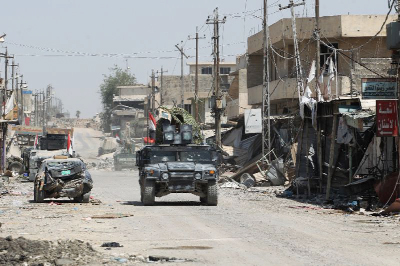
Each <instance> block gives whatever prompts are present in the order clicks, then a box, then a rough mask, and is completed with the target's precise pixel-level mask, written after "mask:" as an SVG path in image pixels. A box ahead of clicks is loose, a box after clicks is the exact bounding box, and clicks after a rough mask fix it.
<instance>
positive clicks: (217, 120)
mask: <svg viewBox="0 0 400 266" xmlns="http://www.w3.org/2000/svg"><path fill="white" fill-rule="evenodd" d="M225 22H226V17H224V18H223V19H222V20H220V19H219V16H218V8H216V9H215V10H214V17H213V18H208V19H207V22H206V23H207V24H213V25H214V36H213V40H214V51H213V52H214V96H215V143H216V145H217V146H218V147H221V114H222V99H221V98H222V96H221V92H220V88H219V87H220V86H219V85H220V78H219V76H220V69H219V62H220V58H219V24H224V23H225Z"/></svg>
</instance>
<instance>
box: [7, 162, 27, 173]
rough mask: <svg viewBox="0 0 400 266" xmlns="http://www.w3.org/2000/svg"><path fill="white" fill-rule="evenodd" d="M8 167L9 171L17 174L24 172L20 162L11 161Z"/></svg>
mask: <svg viewBox="0 0 400 266" xmlns="http://www.w3.org/2000/svg"><path fill="white" fill-rule="evenodd" d="M8 169H9V170H10V171H11V172H17V173H18V174H22V173H23V172H24V166H23V165H22V163H20V162H13V163H11V164H10V165H9V166H8Z"/></svg>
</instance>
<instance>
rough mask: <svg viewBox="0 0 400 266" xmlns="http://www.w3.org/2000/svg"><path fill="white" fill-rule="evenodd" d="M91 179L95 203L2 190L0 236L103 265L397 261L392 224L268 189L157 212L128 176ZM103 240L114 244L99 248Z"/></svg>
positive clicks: (176, 199) (395, 224)
mask: <svg viewBox="0 0 400 266" xmlns="http://www.w3.org/2000/svg"><path fill="white" fill-rule="evenodd" d="M75 134H76V139H75V141H76V147H77V148H82V149H84V150H82V151H80V150H79V149H78V153H80V154H82V155H84V156H87V157H91V156H94V155H95V153H96V152H97V148H98V146H97V147H95V143H96V142H97V141H96V140H94V138H93V137H95V136H97V134H98V133H97V132H95V131H92V130H86V129H80V130H77V131H76V133H75ZM93 154H94V155H93ZM91 173H92V176H93V179H94V189H93V193H92V195H93V197H94V199H98V200H100V201H101V203H96V202H95V201H94V202H93V203H91V204H75V203H70V202H68V201H66V200H57V201H52V200H48V201H47V202H46V203H44V204H35V203H32V202H31V201H30V200H32V199H33V196H32V195H31V194H29V193H31V191H32V184H31V183H18V184H15V185H12V184H10V185H9V186H10V187H14V188H13V189H12V191H11V193H9V194H6V195H3V196H2V198H1V199H0V221H1V223H2V226H1V228H0V229H1V231H0V237H6V236H9V235H12V236H13V237H18V236H24V237H26V238H28V239H43V240H56V239H80V240H84V241H87V242H89V243H91V244H92V246H93V247H94V248H95V249H96V250H97V251H100V252H102V253H104V254H105V255H106V257H107V256H109V257H110V258H113V257H119V258H128V256H129V254H130V255H143V256H149V255H156V256H166V257H176V258H182V259H188V260H191V262H184V264H189V265H398V264H399V261H400V254H399V252H398V250H399V247H400V229H399V218H398V217H397V218H374V217H371V216H365V215H348V214H344V213H342V212H338V211H333V210H325V209H320V208H318V207H317V206H313V205H307V204H303V203H299V202H296V201H294V200H289V199H282V198H277V197H276V196H275V194H274V190H276V188H269V189H259V190H257V189H254V190H251V191H253V192H251V191H244V190H237V189H230V188H225V189H221V190H220V201H219V205H218V206H217V207H209V206H202V205H200V203H199V199H198V197H195V196H192V195H169V196H167V197H163V198H161V199H158V200H157V204H156V206H152V207H144V206H142V204H141V203H140V200H139V199H140V196H139V185H138V176H137V171H122V172H113V171H107V170H92V171H91ZM51 202H55V203H51ZM56 204H61V205H56ZM96 215H97V216H104V215H108V216H110V215H113V216H116V217H121V216H127V217H122V218H115V219H100V218H99V217H97V218H96ZM110 241H115V242H118V243H120V244H121V245H123V247H120V248H112V249H111V250H106V249H105V248H102V247H100V246H101V245H102V244H103V243H104V242H110ZM137 263H139V262H137ZM175 263H177V262H174V263H171V264H175ZM126 264H130V262H129V261H128V262H127V263H126ZM180 264H182V263H180Z"/></svg>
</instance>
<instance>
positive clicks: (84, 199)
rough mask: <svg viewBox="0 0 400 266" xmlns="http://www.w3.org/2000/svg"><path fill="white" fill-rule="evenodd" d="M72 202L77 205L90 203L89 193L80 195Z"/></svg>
mask: <svg viewBox="0 0 400 266" xmlns="http://www.w3.org/2000/svg"><path fill="white" fill-rule="evenodd" d="M74 201H76V202H79V203H89V201H90V192H88V193H86V194H83V195H80V196H79V197H76V198H74Z"/></svg>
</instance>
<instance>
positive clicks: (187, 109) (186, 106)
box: [185, 104, 192, 114]
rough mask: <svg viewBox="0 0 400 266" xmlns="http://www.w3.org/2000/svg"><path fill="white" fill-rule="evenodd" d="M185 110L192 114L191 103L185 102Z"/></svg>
mask: <svg viewBox="0 0 400 266" xmlns="http://www.w3.org/2000/svg"><path fill="white" fill-rule="evenodd" d="M185 110H186V111H187V112H188V113H189V114H192V105H191V104H185Z"/></svg>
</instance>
